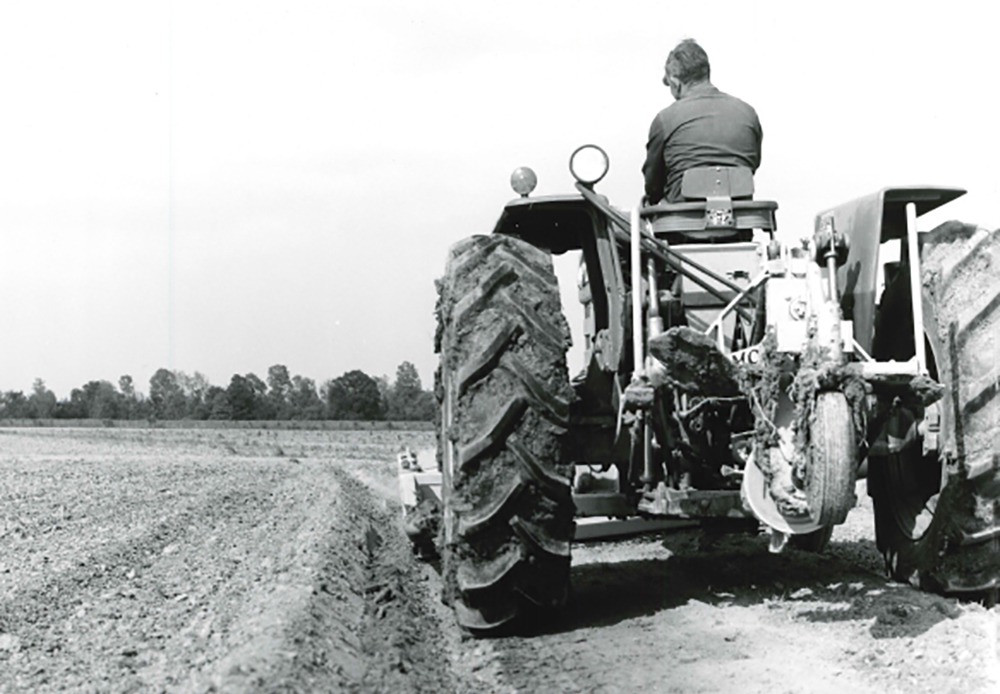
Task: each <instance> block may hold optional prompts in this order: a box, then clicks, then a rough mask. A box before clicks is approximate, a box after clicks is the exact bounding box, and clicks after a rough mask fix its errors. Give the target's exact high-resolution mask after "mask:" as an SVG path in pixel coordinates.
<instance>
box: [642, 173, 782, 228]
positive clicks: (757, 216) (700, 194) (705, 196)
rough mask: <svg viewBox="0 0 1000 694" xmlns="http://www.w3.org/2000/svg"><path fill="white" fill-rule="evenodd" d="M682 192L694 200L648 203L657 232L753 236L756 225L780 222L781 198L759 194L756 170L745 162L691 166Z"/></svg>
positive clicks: (772, 225) (648, 215)
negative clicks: (757, 196)
mask: <svg viewBox="0 0 1000 694" xmlns="http://www.w3.org/2000/svg"><path fill="white" fill-rule="evenodd" d="M681 195H682V196H684V199H685V200H691V202H678V203H659V204H657V205H651V206H649V207H644V208H642V210H641V211H640V214H641V215H642V216H643V217H644V218H646V219H649V220H650V222H651V224H652V227H653V234H654V235H655V236H658V237H660V236H662V237H665V238H666V239H667V240H668V241H675V242H676V241H679V242H685V241H686V242H699V241H703V242H709V243H716V242H720V241H749V240H750V237H751V236H752V233H753V230H754V229H761V230H763V231H767V232H768V233H773V232H774V231H775V229H777V228H778V224H777V220H776V219H775V211H776V210H777V209H778V203H776V202H772V201H769V200H753V199H752V198H753V172H752V171H750V169H748V168H745V167H742V166H703V167H699V168H695V169H688V170H687V171H685V172H684V178H683V179H682V180H681Z"/></svg>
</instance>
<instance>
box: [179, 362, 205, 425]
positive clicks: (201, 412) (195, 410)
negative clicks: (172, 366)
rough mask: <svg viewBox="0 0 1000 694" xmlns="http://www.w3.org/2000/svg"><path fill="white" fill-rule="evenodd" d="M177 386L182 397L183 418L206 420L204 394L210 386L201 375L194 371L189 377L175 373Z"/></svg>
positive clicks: (181, 373) (182, 373)
mask: <svg viewBox="0 0 1000 694" xmlns="http://www.w3.org/2000/svg"><path fill="white" fill-rule="evenodd" d="M175 376H176V378H177V386H178V387H179V388H180V389H181V393H183V395H184V416H187V417H191V418H193V419H207V418H208V412H207V408H206V407H205V393H206V392H207V391H208V389H209V387H210V386H211V384H210V383H209V382H208V379H207V378H206V377H205V375H204V374H203V373H200V372H198V371H195V372H194V373H193V374H191V375H190V376H189V375H188V374H186V373H184V372H183V371H177V372H176V373H175Z"/></svg>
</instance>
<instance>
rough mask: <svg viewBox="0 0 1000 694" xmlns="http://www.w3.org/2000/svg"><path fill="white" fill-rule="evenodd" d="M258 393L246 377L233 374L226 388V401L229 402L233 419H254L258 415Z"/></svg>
mask: <svg viewBox="0 0 1000 694" xmlns="http://www.w3.org/2000/svg"><path fill="white" fill-rule="evenodd" d="M256 398H257V393H256V391H255V390H254V387H253V384H252V383H251V382H250V381H249V380H247V378H246V377H245V376H240V375H239V374H233V377H232V378H231V379H230V381H229V387H228V388H226V399H227V400H228V401H229V412H230V416H231V417H232V418H233V419H239V420H247V419H254V417H255V415H256V410H257V408H256Z"/></svg>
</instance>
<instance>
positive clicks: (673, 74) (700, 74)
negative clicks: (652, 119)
mask: <svg viewBox="0 0 1000 694" xmlns="http://www.w3.org/2000/svg"><path fill="white" fill-rule="evenodd" d="M710 77H711V68H710V67H709V64H708V54H707V53H705V49H704V48H702V47H701V46H699V45H698V43H697V42H696V41H695V40H694V39H684V40H683V41H681V42H680V43H679V44H677V46H676V47H675V48H674V50H672V51H670V55H668V56H667V64H666V65H665V66H664V75H663V83H664V84H665V85H667V86H668V87H670V93H671V94H672V95H673V97H674V98H675V99H680V98H681V97H682V96H684V93H685V92H686V91H687V88H688V87H690V86H691V85H694V84H699V83H701V82H707V81H708V80H709V78H710Z"/></svg>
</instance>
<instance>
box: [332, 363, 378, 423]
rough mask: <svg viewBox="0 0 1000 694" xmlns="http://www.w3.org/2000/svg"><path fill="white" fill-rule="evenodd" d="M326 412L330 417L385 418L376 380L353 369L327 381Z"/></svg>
mask: <svg viewBox="0 0 1000 694" xmlns="http://www.w3.org/2000/svg"><path fill="white" fill-rule="evenodd" d="M326 397H327V400H326V404H327V414H328V416H329V417H330V419H348V420H381V419H385V409H384V407H383V404H382V396H381V394H380V393H379V390H378V382H377V381H376V380H375V379H374V378H372V377H371V376H369V375H368V374H366V373H365V372H363V371H359V370H357V369H355V370H354V371H348V372H347V373H345V374H344V375H343V376H341V377H339V378H335V379H333V380H332V381H330V382H329V384H328V387H327V388H326Z"/></svg>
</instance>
